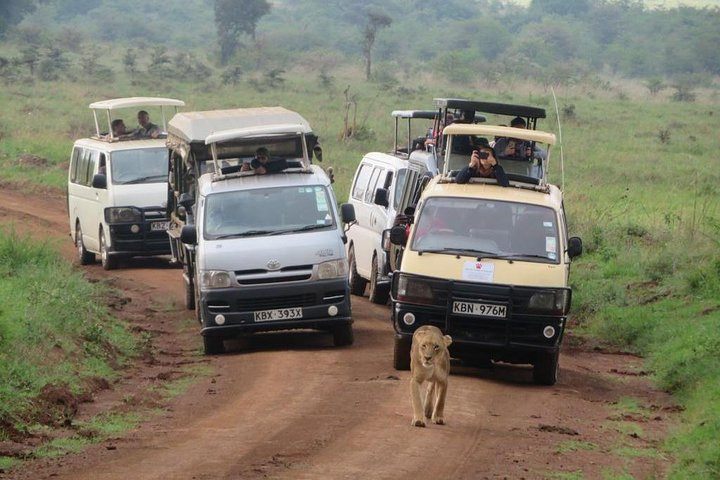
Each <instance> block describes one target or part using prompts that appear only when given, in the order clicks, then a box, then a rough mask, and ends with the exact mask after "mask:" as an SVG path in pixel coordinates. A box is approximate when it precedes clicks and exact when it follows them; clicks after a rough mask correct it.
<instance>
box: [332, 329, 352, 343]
mask: <svg viewBox="0 0 720 480" xmlns="http://www.w3.org/2000/svg"><path fill="white" fill-rule="evenodd" d="M332 334H333V344H334V345H335V346H336V347H345V346H347V345H352V344H353V342H354V341H355V334H354V333H353V328H352V323H347V324H345V325H343V326H341V327H336V328H335V329H334V330H333V332H332Z"/></svg>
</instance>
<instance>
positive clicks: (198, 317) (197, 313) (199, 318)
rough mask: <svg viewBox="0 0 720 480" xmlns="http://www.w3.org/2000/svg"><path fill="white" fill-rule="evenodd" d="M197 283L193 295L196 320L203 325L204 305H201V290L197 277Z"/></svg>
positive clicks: (194, 283)
mask: <svg viewBox="0 0 720 480" xmlns="http://www.w3.org/2000/svg"><path fill="white" fill-rule="evenodd" d="M195 279H196V281H195V282H193V289H192V290H193V295H194V297H195V320H197V322H198V323H199V324H200V325H202V323H203V321H202V305H201V303H200V289H199V288H198V287H197V277H195Z"/></svg>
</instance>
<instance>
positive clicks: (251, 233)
mask: <svg viewBox="0 0 720 480" xmlns="http://www.w3.org/2000/svg"><path fill="white" fill-rule="evenodd" d="M274 233H276V232H275V231H272V230H247V231H245V232H238V233H226V234H224V235H218V236H217V237H214V238H213V240H222V239H224V238H241V237H253V236H256V235H268V234H271V235H272V234H274Z"/></svg>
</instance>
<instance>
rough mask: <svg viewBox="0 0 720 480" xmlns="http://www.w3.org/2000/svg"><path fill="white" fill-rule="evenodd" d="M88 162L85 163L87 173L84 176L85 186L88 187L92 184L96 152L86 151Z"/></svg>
mask: <svg viewBox="0 0 720 480" xmlns="http://www.w3.org/2000/svg"><path fill="white" fill-rule="evenodd" d="M87 153H88V155H87V157H88V161H87V173H86V174H85V175H86V176H85V182H84V183H85V185H87V186H90V185H91V184H92V179H93V174H94V173H95V165H96V164H97V162H98V152H97V151H95V150H88V151H87Z"/></svg>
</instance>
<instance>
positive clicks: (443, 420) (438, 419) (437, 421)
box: [432, 417, 445, 425]
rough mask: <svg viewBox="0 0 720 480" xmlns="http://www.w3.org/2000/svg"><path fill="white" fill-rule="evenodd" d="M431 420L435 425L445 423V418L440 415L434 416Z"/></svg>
mask: <svg viewBox="0 0 720 480" xmlns="http://www.w3.org/2000/svg"><path fill="white" fill-rule="evenodd" d="M432 421H433V423H435V424H437V425H445V419H444V418H442V417H435V418H433V419H432Z"/></svg>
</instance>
